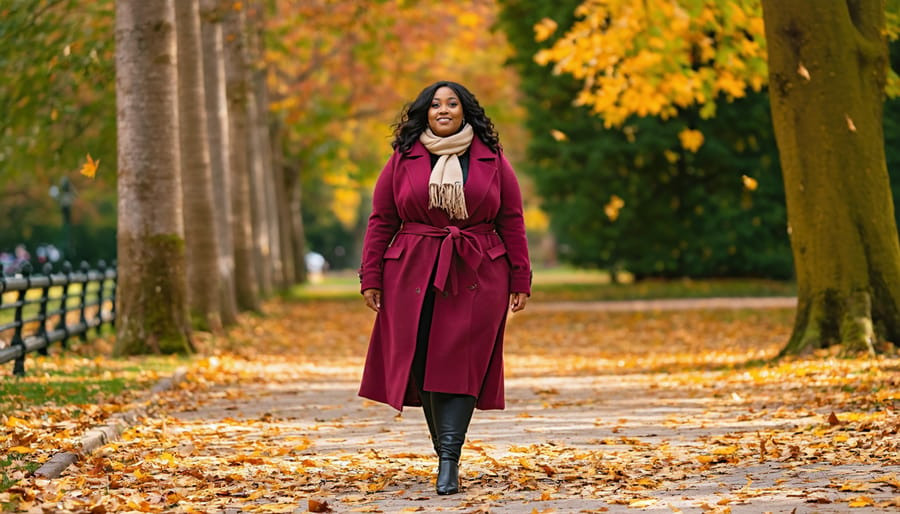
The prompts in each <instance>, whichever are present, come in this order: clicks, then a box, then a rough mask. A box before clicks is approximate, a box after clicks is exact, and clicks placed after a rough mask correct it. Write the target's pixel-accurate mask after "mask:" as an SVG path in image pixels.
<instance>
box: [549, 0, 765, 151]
mask: <svg viewBox="0 0 900 514" xmlns="http://www.w3.org/2000/svg"><path fill="white" fill-rule="evenodd" d="M576 15H577V16H581V18H580V19H579V20H578V21H576V22H575V24H574V25H573V26H572V27H571V28H570V30H569V31H568V32H567V33H566V34H564V35H563V36H562V37H560V38H559V39H558V40H557V41H556V43H555V44H554V45H553V46H552V47H550V48H548V49H546V50H543V51H541V52H539V53H538V54H537V55H536V56H535V61H536V62H537V63H539V64H545V65H548V64H552V65H553V70H554V73H557V74H559V73H569V74H571V75H572V76H574V77H575V78H576V79H580V80H583V81H584V89H583V92H582V94H580V95H579V96H578V100H577V101H578V103H580V104H582V105H587V106H590V107H591V109H592V110H593V112H595V113H596V114H598V115H600V116H601V117H603V119H604V122H605V124H606V125H607V126H609V127H614V126H620V125H621V124H622V122H624V120H625V119H627V118H628V117H629V116H631V115H635V114H636V115H639V116H648V115H651V116H661V117H664V118H666V117H671V116H674V115H675V114H676V113H677V109H678V108H683V107H687V106H690V105H693V104H700V105H702V104H705V103H708V102H712V101H713V100H714V99H715V96H717V95H719V94H724V95H725V96H727V97H728V98H740V97H742V96H744V95H745V94H746V89H747V87H748V85H749V86H750V87H751V88H753V90H759V88H760V87H761V86H762V84H764V83H765V81H766V77H765V76H764V75H763V76H760V75H759V73H757V72H753V71H751V70H765V69H766V67H765V66H764V65H760V63H765V58H766V45H765V37H764V36H765V33H764V30H763V29H764V27H763V20H762V9H761V7H760V5H759V2H758V0H729V1H727V2H720V3H710V2H704V1H701V0H675V1H670V0H666V1H660V0H653V1H648V2H634V1H632V0H605V1H600V0H586V1H585V2H583V3H582V4H581V5H580V6H579V7H578V8H577V9H576ZM538 25H539V26H540V27H541V29H539V28H538V26H536V27H535V32H536V38H537V36H545V30H546V29H545V28H544V27H548V26H549V23H547V22H545V21H542V22H541V23H540V24H538ZM710 34H712V35H710ZM538 40H541V39H538ZM709 91H711V92H712V96H710V95H709V94H708V93H707V92H709ZM707 112H708V111H707ZM701 142H702V140H701ZM690 144H692V145H696V146H699V144H697V140H696V137H695V136H694V137H693V138H692V139H690ZM696 146H695V148H696Z"/></svg>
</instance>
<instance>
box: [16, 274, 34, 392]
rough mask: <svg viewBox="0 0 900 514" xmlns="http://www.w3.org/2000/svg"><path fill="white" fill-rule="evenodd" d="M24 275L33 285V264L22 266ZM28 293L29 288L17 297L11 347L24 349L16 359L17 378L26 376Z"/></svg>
mask: <svg viewBox="0 0 900 514" xmlns="http://www.w3.org/2000/svg"><path fill="white" fill-rule="evenodd" d="M22 275H23V276H24V277H25V281H26V283H27V284H28V286H30V285H31V264H29V263H28V262H26V263H25V264H23V265H22ZM27 292H28V287H25V288H24V289H21V290H19V293H18V295H16V314H15V323H16V330H15V333H13V338H12V342H11V345H12V346H21V347H22V355H20V356H18V357H16V362H15V364H13V375H16V376H19V377H21V376H24V375H25V341H24V340H23V339H22V326H23V325H24V323H22V309H23V308H24V307H25V293H27Z"/></svg>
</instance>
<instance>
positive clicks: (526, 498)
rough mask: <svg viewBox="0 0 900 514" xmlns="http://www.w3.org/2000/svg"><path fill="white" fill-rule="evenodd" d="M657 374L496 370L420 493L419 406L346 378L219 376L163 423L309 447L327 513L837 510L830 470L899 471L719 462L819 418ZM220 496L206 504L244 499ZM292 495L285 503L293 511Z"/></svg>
mask: <svg viewBox="0 0 900 514" xmlns="http://www.w3.org/2000/svg"><path fill="white" fill-rule="evenodd" d="M269 372H270V373H278V368H277V367H270V368H269ZM289 374H290V373H289V372H285V375H289ZM661 380H662V379H661V377H659V376H652V375H607V376H592V377H576V378H572V377H569V378H561V377H552V376H551V377H528V378H519V379H512V380H509V381H508V383H507V385H508V408H507V409H506V410H504V411H477V412H476V414H475V417H474V420H473V423H472V426H471V429H470V432H469V441H468V444H467V446H466V448H465V449H464V456H463V459H462V463H461V473H462V479H461V484H462V486H463V488H464V489H463V492H462V493H461V494H459V495H454V496H446V497H441V496H437V495H435V494H434V492H433V485H432V481H431V480H432V473H433V468H434V465H435V461H434V459H433V457H432V456H431V453H432V452H431V449H430V447H429V441H428V440H427V429H426V427H425V424H424V421H423V418H422V415H421V411H420V410H419V409H407V410H405V411H404V412H403V414H402V415H397V413H396V412H395V411H393V410H392V409H390V408H388V407H385V406H382V405H378V404H374V403H371V402H368V401H364V400H361V399H359V398H358V397H357V396H356V387H357V382H356V381H355V380H349V381H348V380H341V379H338V378H337V377H335V379H333V380H323V381H322V382H317V383H310V382H308V381H304V382H292V381H290V380H287V381H284V382H281V383H268V384H264V383H260V384H256V385H253V386H251V387H249V388H244V389H243V390H242V392H241V394H240V395H237V396H236V395H235V394H234V393H233V392H231V393H229V392H227V391H226V390H224V389H223V390H222V394H221V395H220V397H219V398H218V399H216V400H214V401H212V402H210V403H208V404H206V405H205V406H204V407H203V408H201V409H199V410H193V411H190V412H182V413H177V414H175V416H174V417H175V419H177V420H179V421H180V422H181V424H180V425H177V426H176V425H170V430H177V431H186V432H191V431H194V433H195V435H194V436H193V437H196V434H197V433H201V432H203V433H209V434H214V435H213V437H214V438H215V452H216V455H217V456H218V457H219V458H220V459H225V460H226V461H228V460H229V459H231V460H234V459H235V458H236V457H237V456H239V455H241V454H244V453H246V451H247V445H248V439H247V438H248V434H247V433H246V432H243V431H240V430H238V431H234V430H233V429H234V427H235V426H239V427H244V428H245V429H247V430H249V431H250V432H251V433H253V432H255V431H258V432H259V433H258V434H257V435H258V436H259V437H260V438H261V439H259V440H260V441H262V442H263V443H264V446H265V447H266V448H267V449H268V450H269V451H270V453H274V454H279V453H281V452H280V451H279V450H278V448H283V449H285V451H287V449H289V448H290V447H292V446H293V445H296V444H297V441H308V443H307V444H308V446H307V444H304V451H303V452H302V453H301V454H300V455H296V456H293V457H290V456H289V457H286V459H287V460H289V461H293V462H303V461H308V462H306V465H305V467H304V469H305V471H304V472H305V473H307V474H308V477H307V478H309V480H308V481H305V482H303V483H302V484H301V487H304V486H306V487H307V488H308V490H310V493H309V495H308V496H309V497H310V498H314V499H316V500H317V501H318V500H322V501H326V502H327V503H328V504H329V506H330V507H333V509H334V511H335V512H351V511H363V512H414V511H421V512H436V511H451V512H454V511H455V512H492V513H493V512H496V513H518V512H522V513H530V512H560V513H563V512H573V513H575V512H635V511H644V512H686V513H687V512H698V513H699V512H704V513H709V512H718V513H726V512H731V513H735V514H736V513H747V514H750V513H754V514H756V513H760V512H772V513H813V512H822V513H836V512H847V511H848V510H849V506H848V502H847V498H849V497H852V496H859V495H860V493H859V492H842V491H840V487H841V484H845V483H852V482H858V483H865V482H866V481H868V480H870V479H872V478H873V477H875V476H882V475H888V474H889V473H898V472H900V466H865V465H858V464H856V465H832V464H830V463H827V462H822V463H818V464H804V463H798V462H795V461H792V460H790V459H783V458H782V457H781V456H780V454H779V453H773V454H771V456H770V458H766V459H760V460H753V461H752V463H751V464H749V465H747V464H740V465H730V464H729V461H728V452H735V451H736V452H746V451H750V452H754V451H757V450H756V447H757V446H758V445H759V439H758V438H757V437H756V436H755V435H754V434H757V433H758V432H759V431H766V430H772V429H780V430H788V431H794V430H806V429H808V428H809V427H812V426H816V425H820V424H821V422H822V420H821V418H818V417H817V416H809V417H806V418H804V419H778V418H770V419H759V418H754V417H752V416H745V417H746V418H749V419H744V418H745V417H742V414H743V413H745V411H744V410H743V409H738V408H735V406H734V400H733V399H730V398H726V399H723V398H721V397H719V395H718V394H717V391H715V390H710V391H708V392H707V394H704V395H696V394H694V393H688V394H679V393H678V391H677V390H675V389H673V388H671V387H670V386H672V387H674V385H667V384H665V383H662V382H661ZM235 421H236V422H237V423H236V424H235ZM211 427H212V428H211ZM229 427H230V428H229ZM273 428H277V430H274V431H273ZM735 433H739V434H741V436H740V437H738V438H737V439H735V436H734V434H735ZM719 438H725V439H724V440H720V439H719ZM210 448H211V447H210ZM735 448H737V449H735ZM719 450H722V451H719ZM229 453H231V455H230V456H229ZM288 455H289V453H288ZM704 458H706V459H708V460H707V461H706V464H708V465H703V463H704ZM347 467H350V468H354V470H353V471H352V472H348V471H347V470H346V468H347ZM342 469H343V471H342ZM360 477H362V479H360ZM289 480H293V479H292V478H289ZM310 485H311V487H310ZM367 488H369V490H367ZM372 489H375V490H374V491H373V490H372ZM866 494H867V495H868V496H869V497H871V498H872V500H873V501H881V502H884V501H887V500H890V499H891V498H892V497H893V496H892V495H895V494H896V491H895V490H894V491H892V490H891V487H889V486H885V487H884V488H883V489H882V490H874V489H871V488H869V489H867V490H866ZM223 503H224V505H220V506H218V507H217V508H219V510H218V511H219V512H239V511H240V509H241V508H243V507H245V506H246V503H245V501H243V500H240V501H235V502H233V503H232V504H231V505H229V504H228V502H223ZM299 503H300V505H298V507H297V509H296V510H295V512H304V511H305V507H306V505H305V504H303V501H302V499H301V500H300V501H299ZM894 510H895V511H896V510H897V509H896V508H895V509H894ZM882 511H885V510H883V509H878V508H874V507H863V508H854V509H853V512H859V513H868V512H882Z"/></svg>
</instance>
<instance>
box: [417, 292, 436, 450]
mask: <svg viewBox="0 0 900 514" xmlns="http://www.w3.org/2000/svg"><path fill="white" fill-rule="evenodd" d="M434 296H435V293H434V290H433V289H431V290H429V291H428V292H427V293H425V299H424V300H423V303H422V315H421V316H420V317H419V329H418V332H417V334H416V352H415V354H414V355H413V362H412V369H411V370H410V372H411V373H412V376H413V380H414V381H415V384H416V389H417V391H418V393H419V399H420V400H422V412H423V413H424V414H425V422H426V423H428V432H429V433H430V434H431V444H432V446H434V453H436V454H438V456H440V452H439V450H438V449H439V448H440V445H439V443H438V437H437V430H436V429H435V425H434V408H433V407H432V404H433V402H434V400H433V399H432V398H433V397H434V393H432V392H430V391H426V390H425V360H426V356H427V354H428V335H429V332H430V330H431V318H432V317H433V314H434Z"/></svg>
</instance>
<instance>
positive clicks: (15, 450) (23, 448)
mask: <svg viewBox="0 0 900 514" xmlns="http://www.w3.org/2000/svg"><path fill="white" fill-rule="evenodd" d="M33 451H34V449H33V448H28V447H27V446H13V447H12V448H10V449H9V452H10V453H21V454H23V455H24V454H26V453H31V452H33Z"/></svg>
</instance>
